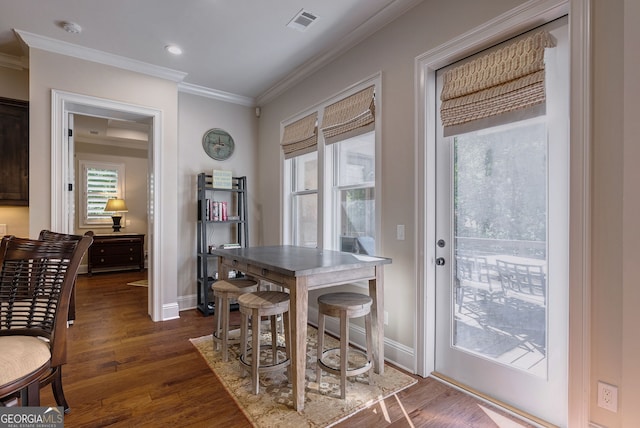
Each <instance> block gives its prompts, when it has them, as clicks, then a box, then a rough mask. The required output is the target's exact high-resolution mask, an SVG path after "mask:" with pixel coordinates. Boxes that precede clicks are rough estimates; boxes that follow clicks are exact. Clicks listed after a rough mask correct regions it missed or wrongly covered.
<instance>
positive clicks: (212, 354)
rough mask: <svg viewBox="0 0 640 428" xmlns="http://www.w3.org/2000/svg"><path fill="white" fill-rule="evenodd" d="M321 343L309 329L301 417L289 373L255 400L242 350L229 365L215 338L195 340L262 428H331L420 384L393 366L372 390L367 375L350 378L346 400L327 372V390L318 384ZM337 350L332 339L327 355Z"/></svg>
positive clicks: (233, 350)
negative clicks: (215, 345)
mask: <svg viewBox="0 0 640 428" xmlns="http://www.w3.org/2000/svg"><path fill="white" fill-rule="evenodd" d="M316 340H317V330H316V329H315V328H314V327H311V326H309V327H308V330H307V369H306V375H305V379H306V382H305V384H306V387H305V392H306V399H305V407H304V410H303V411H302V412H297V411H296V410H294V409H293V401H292V390H291V386H290V385H289V384H287V377H286V371H285V370H286V369H283V373H282V374H278V373H276V374H271V375H268V377H267V375H261V377H260V394H258V395H254V394H252V393H251V392H250V389H251V377H250V376H249V375H247V376H246V377H243V376H242V375H241V370H240V363H239V361H238V355H239V346H238V345H232V346H231V347H230V350H229V362H227V363H224V362H222V359H221V354H220V352H218V351H214V349H213V340H212V338H211V335H208V336H203V337H199V338H196V339H190V341H191V343H193V345H194V346H195V347H196V349H197V350H198V351H199V352H200V354H201V355H202V356H203V358H204V359H205V360H206V362H207V364H208V365H209V367H211V370H212V371H213V372H214V373H215V375H216V376H217V377H218V379H220V381H221V382H222V384H223V385H224V387H225V388H226V390H227V391H228V392H229V393H230V394H231V396H232V397H233V398H234V400H235V401H236V403H237V404H238V406H239V407H240V409H242V411H243V412H244V414H245V415H246V416H247V418H248V419H249V421H250V422H251V423H252V424H253V425H254V426H255V427H259V428H271V427H274V428H275V427H278V428H280V427H295V428H299V427H330V426H332V425H335V424H336V423H338V422H341V421H343V420H345V419H347V418H349V417H350V416H353V415H354V414H356V413H357V412H359V411H361V410H363V409H366V408H367V407H370V406H371V405H373V404H375V403H377V402H378V401H380V400H383V399H384V398H386V397H388V396H391V395H393V394H395V393H397V392H398V391H401V390H403V389H405V388H407V387H409V386H411V385H413V384H414V383H416V382H417V381H416V379H414V378H412V377H411V376H408V375H406V374H404V373H402V372H400V371H399V370H396V369H394V368H393V367H390V366H388V365H387V366H385V370H384V375H378V374H375V373H374V374H373V384H372V385H369V382H368V374H366V373H365V374H363V375H360V376H357V377H355V378H349V379H348V380H349V382H348V385H347V394H346V395H347V397H346V399H345V400H342V399H340V378H338V377H336V376H334V375H331V374H329V373H326V372H323V373H322V381H321V384H320V385H318V383H317V382H316V374H315V368H316ZM337 346H339V343H338V341H337V340H335V339H334V338H332V337H329V336H326V338H325V349H327V348H330V347H337Z"/></svg>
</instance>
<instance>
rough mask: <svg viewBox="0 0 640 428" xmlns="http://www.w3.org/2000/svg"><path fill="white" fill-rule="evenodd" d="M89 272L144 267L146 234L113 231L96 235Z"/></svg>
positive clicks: (89, 262)
mask: <svg viewBox="0 0 640 428" xmlns="http://www.w3.org/2000/svg"><path fill="white" fill-rule="evenodd" d="M88 257H89V258H88V263H87V272H88V273H89V275H91V274H92V273H93V271H94V269H100V270H103V269H104V270H124V269H140V270H143V269H144V234H142V233H113V234H109V235H95V236H94V237H93V244H91V247H89V256H88Z"/></svg>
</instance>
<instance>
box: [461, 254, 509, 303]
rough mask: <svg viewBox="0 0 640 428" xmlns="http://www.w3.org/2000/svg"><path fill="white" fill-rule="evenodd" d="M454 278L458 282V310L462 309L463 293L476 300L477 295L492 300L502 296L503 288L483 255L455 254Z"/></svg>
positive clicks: (496, 273)
mask: <svg viewBox="0 0 640 428" xmlns="http://www.w3.org/2000/svg"><path fill="white" fill-rule="evenodd" d="M456 279H457V283H458V312H460V311H461V310H462V305H463V303H464V298H465V295H467V294H470V295H472V296H473V300H474V301H476V300H477V297H478V295H479V294H480V295H482V296H483V297H484V298H485V299H486V300H488V301H493V300H494V299H495V298H502V294H503V291H502V290H503V289H502V286H501V284H500V277H499V275H498V272H497V271H496V270H495V267H493V266H491V265H490V264H488V263H487V259H486V258H485V257H480V256H470V255H460V254H459V255H456Z"/></svg>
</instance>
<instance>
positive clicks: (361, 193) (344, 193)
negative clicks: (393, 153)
mask: <svg viewBox="0 0 640 428" xmlns="http://www.w3.org/2000/svg"><path fill="white" fill-rule="evenodd" d="M334 146H335V148H334V149H333V150H334V165H335V167H334V182H335V185H334V220H333V222H334V224H333V230H334V236H335V237H336V238H337V240H338V242H337V245H336V247H337V249H339V250H340V251H347V252H352V253H362V254H369V255H374V254H375V238H376V224H375V219H376V216H375V133H374V132H370V133H367V134H363V135H360V136H357V137H354V138H351V139H348V140H344V141H341V142H339V143H336V144H335V145H334Z"/></svg>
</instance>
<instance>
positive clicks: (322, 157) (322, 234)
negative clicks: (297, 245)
mask: <svg viewBox="0 0 640 428" xmlns="http://www.w3.org/2000/svg"><path fill="white" fill-rule="evenodd" d="M371 85H374V86H375V94H376V109H375V153H376V161H375V168H376V178H375V199H376V202H377V204H379V202H378V201H382V191H381V189H382V182H381V180H382V178H381V176H382V174H380V171H381V170H382V143H381V141H382V73H381V72H377V73H375V74H374V75H372V76H369V77H367V78H365V79H363V80H361V81H359V82H357V83H355V84H353V85H351V86H349V87H348V88H346V89H344V90H343V91H340V92H339V93H337V94H334V95H332V96H331V97H329V98H327V99H325V100H323V101H321V102H319V103H318V104H315V105H313V106H311V107H309V108H307V109H305V110H304V111H302V112H299V113H297V114H296V115H295V116H292V117H290V118H288V119H286V120H284V121H282V122H281V123H280V141H282V135H283V133H284V127H285V126H287V125H289V124H291V123H293V122H295V121H296V120H299V119H301V118H303V117H306V116H308V115H310V114H312V113H313V112H315V111H317V112H318V127H320V126H321V124H322V119H323V113H324V109H325V107H327V106H329V105H331V104H333V103H335V102H336V101H339V100H341V99H344V98H346V97H349V96H351V95H353V94H355V93H356V92H359V91H361V90H363V89H365V88H367V87H369V86H371ZM317 150H318V174H319V177H318V192H317V193H318V222H319V227H318V238H317V242H318V247H319V248H332V245H334V244H335V240H334V239H333V238H332V235H331V234H332V230H331V219H332V218H333V212H332V209H331V207H332V201H331V200H330V199H328V198H332V197H333V190H332V189H333V168H332V163H333V156H332V155H331V153H329V152H328V150H332V148H331V147H328V146H327V145H325V141H324V136H323V135H322V132H321V131H320V130H318V148H317ZM286 161H287V160H286V159H285V158H284V154H283V153H282V151H280V165H282V167H281V171H282V177H281V189H282V193H281V194H282V195H283V196H282V210H283V211H282V213H283V215H282V224H281V229H280V230H281V231H282V236H281V238H280V239H281V242H282V243H283V244H285V245H292V243H293V238H294V236H293V206H292V200H291V193H292V189H291V168H290V164H289V162H286ZM377 206H378V207H379V206H380V205H377ZM381 211H382V210H381V209H376V212H375V223H376V249H375V250H376V254H378V253H379V252H380V249H381V248H382V225H381V218H382V217H381ZM325 219H328V221H325Z"/></svg>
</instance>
